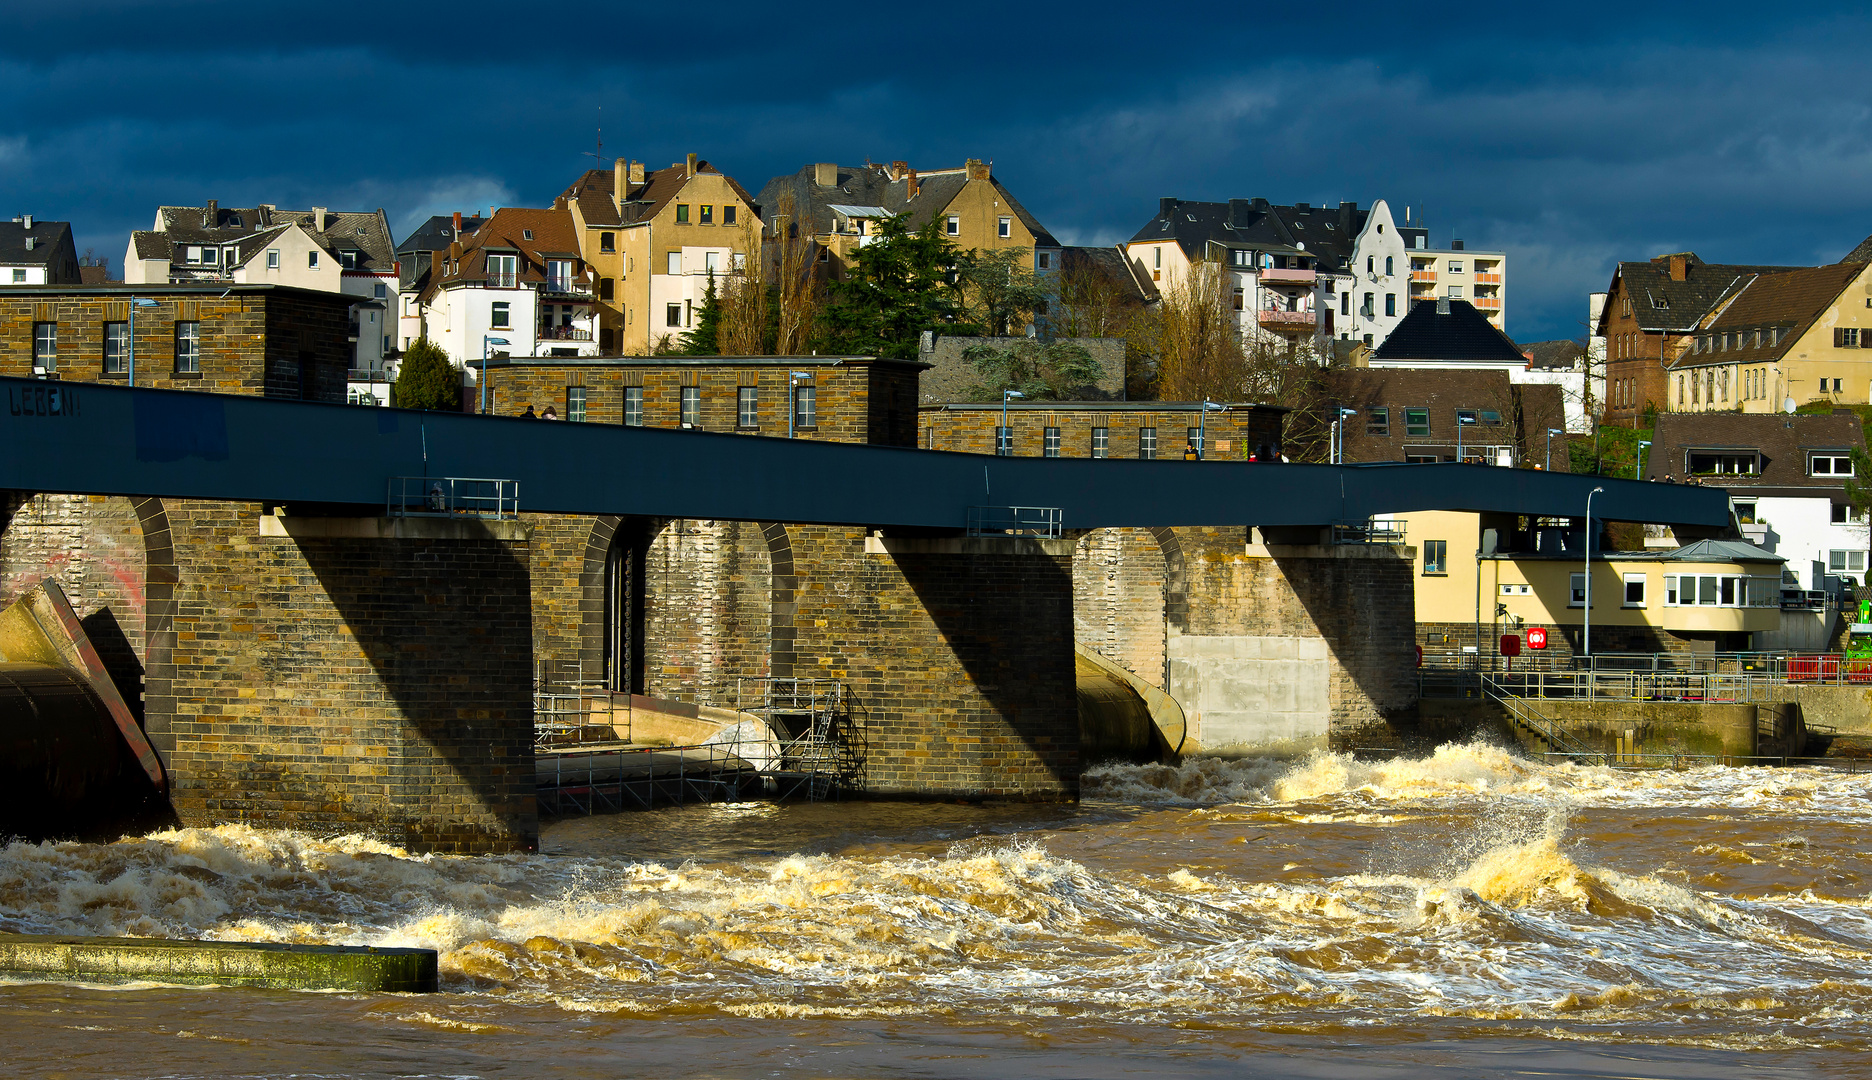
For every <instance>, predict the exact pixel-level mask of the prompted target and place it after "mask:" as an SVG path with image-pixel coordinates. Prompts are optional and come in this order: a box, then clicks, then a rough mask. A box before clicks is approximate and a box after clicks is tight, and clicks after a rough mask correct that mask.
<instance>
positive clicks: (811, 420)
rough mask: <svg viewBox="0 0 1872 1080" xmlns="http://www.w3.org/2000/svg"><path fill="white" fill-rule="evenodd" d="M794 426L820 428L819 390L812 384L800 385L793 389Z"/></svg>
mask: <svg viewBox="0 0 1872 1080" xmlns="http://www.w3.org/2000/svg"><path fill="white" fill-rule="evenodd" d="M793 426H794V427H795V428H816V427H818V426H819V388H818V387H817V386H814V385H812V384H811V383H800V384H799V385H798V386H795V387H794V388H793Z"/></svg>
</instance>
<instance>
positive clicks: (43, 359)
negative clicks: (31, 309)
mask: <svg viewBox="0 0 1872 1080" xmlns="http://www.w3.org/2000/svg"><path fill="white" fill-rule="evenodd" d="M32 370H33V374H34V375H51V374H54V373H56V372H57V371H58V323H56V322H35V323H33V345H32Z"/></svg>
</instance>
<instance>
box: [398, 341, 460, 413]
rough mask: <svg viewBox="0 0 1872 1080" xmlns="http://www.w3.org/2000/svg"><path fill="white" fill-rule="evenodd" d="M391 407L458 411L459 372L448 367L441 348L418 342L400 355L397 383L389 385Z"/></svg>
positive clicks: (453, 366)
mask: <svg viewBox="0 0 1872 1080" xmlns="http://www.w3.org/2000/svg"><path fill="white" fill-rule="evenodd" d="M390 403H391V404H393V405H395V406H396V407H397V408H399V409H434V410H437V411H439V412H455V411H458V410H460V409H461V371H460V370H459V369H457V368H456V367H455V365H454V364H451V363H449V358H448V354H447V353H445V352H443V351H442V346H440V345H437V344H436V343H435V342H433V341H430V340H429V339H428V338H426V337H422V338H417V339H416V340H415V341H414V342H412V343H411V344H410V347H409V349H408V350H407V351H405V352H404V353H403V363H402V365H401V366H400V367H398V368H397V377H396V382H394V383H392V384H390Z"/></svg>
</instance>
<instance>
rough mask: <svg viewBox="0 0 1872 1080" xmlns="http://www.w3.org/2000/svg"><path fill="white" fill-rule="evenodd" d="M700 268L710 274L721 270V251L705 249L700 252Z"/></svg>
mask: <svg viewBox="0 0 1872 1080" xmlns="http://www.w3.org/2000/svg"><path fill="white" fill-rule="evenodd" d="M702 269H703V271H705V272H707V273H710V274H717V273H720V272H721V252H719V251H705V252H703V253H702Z"/></svg>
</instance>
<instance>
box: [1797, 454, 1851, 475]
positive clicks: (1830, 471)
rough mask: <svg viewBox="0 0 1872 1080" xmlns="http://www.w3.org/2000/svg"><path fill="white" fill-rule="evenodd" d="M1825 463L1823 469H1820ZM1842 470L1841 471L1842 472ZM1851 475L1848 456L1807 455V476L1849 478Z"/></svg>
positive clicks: (1849, 456) (1849, 457)
mask: <svg viewBox="0 0 1872 1080" xmlns="http://www.w3.org/2000/svg"><path fill="white" fill-rule="evenodd" d="M1823 462H1824V463H1825V466H1826V467H1825V468H1822V467H1821V464H1822V463H1823ZM1842 469H1843V471H1842ZM1852 474H1853V465H1852V456H1851V455H1850V454H1824V453H1822V454H1808V455H1807V475H1808V476H1851V475H1852Z"/></svg>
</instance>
